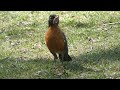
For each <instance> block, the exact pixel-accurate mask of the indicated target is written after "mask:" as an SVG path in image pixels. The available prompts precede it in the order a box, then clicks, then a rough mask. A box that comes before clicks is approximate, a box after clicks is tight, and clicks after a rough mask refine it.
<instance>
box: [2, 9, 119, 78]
mask: <svg viewBox="0 0 120 90" xmlns="http://www.w3.org/2000/svg"><path fill="white" fill-rule="evenodd" d="M50 14H58V15H59V17H60V27H61V29H62V31H63V32H64V33H65V35H66V37H67V40H68V48H69V55H70V56H71V57H72V59H73V61H72V62H64V64H63V65H62V64H61V62H60V61H59V60H57V62H54V60H53V56H52V55H51V53H50V52H49V50H48V49H47V47H46V45H45V41H44V34H45V32H46V31H47V28H48V21H47V20H48V17H49V15H50ZM0 18H1V19H0V43H1V44H0V78H1V79H3V78H5V79H31V78H32V79H40V78H43V79H58V78H60V79H117V78H120V21H119V20H120V12H119V11H0Z"/></svg>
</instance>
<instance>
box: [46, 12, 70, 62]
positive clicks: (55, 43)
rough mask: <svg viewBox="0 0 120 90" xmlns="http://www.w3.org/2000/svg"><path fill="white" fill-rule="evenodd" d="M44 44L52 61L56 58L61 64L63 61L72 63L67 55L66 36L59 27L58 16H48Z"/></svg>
mask: <svg viewBox="0 0 120 90" xmlns="http://www.w3.org/2000/svg"><path fill="white" fill-rule="evenodd" d="M45 43H46V46H47V48H48V49H49V51H50V52H51V54H52V55H53V56H54V61H56V59H58V57H59V60H60V61H61V62H62V63H63V62H64V61H72V58H71V57H70V56H69V54H68V44H67V39H66V36H65V34H64V32H63V31H62V30H61V29H60V27H59V15H56V14H51V15H49V19H48V30H47V31H46V33H45ZM57 55H58V56H57Z"/></svg>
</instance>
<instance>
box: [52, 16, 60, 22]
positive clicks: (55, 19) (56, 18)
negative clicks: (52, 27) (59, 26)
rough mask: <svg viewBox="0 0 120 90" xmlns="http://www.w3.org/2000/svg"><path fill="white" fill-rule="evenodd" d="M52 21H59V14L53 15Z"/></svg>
mask: <svg viewBox="0 0 120 90" xmlns="http://www.w3.org/2000/svg"><path fill="white" fill-rule="evenodd" d="M53 22H54V23H58V22H59V16H58V15H56V16H55V18H54V20H53Z"/></svg>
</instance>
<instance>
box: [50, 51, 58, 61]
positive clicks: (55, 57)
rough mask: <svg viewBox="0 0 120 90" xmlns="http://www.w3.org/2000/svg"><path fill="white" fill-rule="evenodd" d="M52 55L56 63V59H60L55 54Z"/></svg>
mask: <svg viewBox="0 0 120 90" xmlns="http://www.w3.org/2000/svg"><path fill="white" fill-rule="evenodd" d="M51 53H52V55H53V56H54V61H56V59H58V57H57V54H56V53H54V52H51Z"/></svg>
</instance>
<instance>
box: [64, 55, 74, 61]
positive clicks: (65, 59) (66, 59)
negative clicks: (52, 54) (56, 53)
mask: <svg viewBox="0 0 120 90" xmlns="http://www.w3.org/2000/svg"><path fill="white" fill-rule="evenodd" d="M64 61H72V58H71V57H70V56H69V55H68V58H64Z"/></svg>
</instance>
